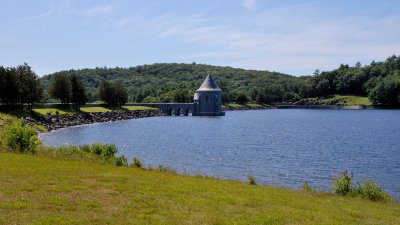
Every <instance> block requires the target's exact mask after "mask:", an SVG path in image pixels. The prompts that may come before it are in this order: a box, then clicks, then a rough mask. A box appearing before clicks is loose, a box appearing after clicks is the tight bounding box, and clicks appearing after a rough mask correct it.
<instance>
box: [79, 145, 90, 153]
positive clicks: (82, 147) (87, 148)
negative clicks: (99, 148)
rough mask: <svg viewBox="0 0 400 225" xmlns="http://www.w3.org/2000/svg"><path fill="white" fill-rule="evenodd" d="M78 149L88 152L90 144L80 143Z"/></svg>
mask: <svg viewBox="0 0 400 225" xmlns="http://www.w3.org/2000/svg"><path fill="white" fill-rule="evenodd" d="M79 149H80V150H81V151H83V152H86V153H89V152H90V145H82V146H81V147H79Z"/></svg>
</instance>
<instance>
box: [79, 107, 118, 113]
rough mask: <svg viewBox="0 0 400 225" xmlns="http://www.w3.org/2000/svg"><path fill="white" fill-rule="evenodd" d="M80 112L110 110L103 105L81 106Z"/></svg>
mask: <svg viewBox="0 0 400 225" xmlns="http://www.w3.org/2000/svg"><path fill="white" fill-rule="evenodd" d="M81 111H82V112H88V113H89V112H111V110H109V109H107V108H104V107H81Z"/></svg>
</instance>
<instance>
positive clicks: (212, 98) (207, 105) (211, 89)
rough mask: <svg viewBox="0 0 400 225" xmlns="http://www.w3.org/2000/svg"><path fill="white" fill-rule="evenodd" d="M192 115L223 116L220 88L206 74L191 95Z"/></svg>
mask: <svg viewBox="0 0 400 225" xmlns="http://www.w3.org/2000/svg"><path fill="white" fill-rule="evenodd" d="M193 100H194V109H193V114H192V115H193V116H224V115H225V112H222V90H221V88H219V87H218V85H217V83H215V81H214V79H213V78H212V77H211V76H210V75H207V77H206V79H205V80H204V81H203V84H201V86H200V88H199V89H198V90H197V91H196V93H195V94H194V97H193Z"/></svg>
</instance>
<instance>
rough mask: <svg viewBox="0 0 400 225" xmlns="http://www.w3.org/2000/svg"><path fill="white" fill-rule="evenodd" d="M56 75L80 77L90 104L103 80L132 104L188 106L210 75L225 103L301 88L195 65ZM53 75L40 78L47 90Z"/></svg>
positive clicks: (276, 78) (267, 76)
mask: <svg viewBox="0 0 400 225" xmlns="http://www.w3.org/2000/svg"><path fill="white" fill-rule="evenodd" d="M57 73H62V74H67V75H72V74H75V75H77V76H78V78H79V79H81V80H82V81H83V83H84V85H85V87H86V88H87V91H88V93H90V94H89V95H90V96H89V97H90V98H91V99H90V100H91V101H93V100H97V97H96V89H97V88H98V86H99V82H100V80H102V79H105V80H108V81H112V82H121V83H122V84H123V86H124V87H125V88H126V89H127V90H128V95H129V98H128V101H130V102H142V101H147V102H172V101H180V102H189V101H191V99H190V97H191V96H193V94H194V92H195V91H196V90H197V89H198V88H199V87H200V85H201V83H202V82H203V80H204V79H205V77H206V75H207V74H210V75H212V76H213V77H214V79H215V80H216V81H217V83H218V85H219V86H220V87H221V88H222V89H223V91H224V100H225V101H235V100H236V98H237V97H238V96H239V95H240V94H245V95H247V96H249V98H251V97H253V98H254V100H255V99H256V98H257V90H264V89H266V88H268V89H273V90H276V91H279V90H281V89H282V88H283V87H284V89H285V90H286V89H288V90H295V89H297V88H298V87H299V86H300V85H301V84H302V81H301V79H299V78H297V77H294V76H289V75H285V74H281V73H275V72H268V71H255V70H244V69H235V68H231V67H220V66H210V65H203V64H194V63H193V64H176V63H171V64H152V65H142V66H136V67H130V68H118V67H117V68H95V69H82V70H69V71H61V72H57ZM57 73H54V74H57ZM54 74H50V75H47V76H44V77H42V78H41V80H42V81H43V84H44V87H45V88H46V89H47V88H48V86H49V84H50V82H51V77H52V76H53V75H54ZM279 100H280V99H279Z"/></svg>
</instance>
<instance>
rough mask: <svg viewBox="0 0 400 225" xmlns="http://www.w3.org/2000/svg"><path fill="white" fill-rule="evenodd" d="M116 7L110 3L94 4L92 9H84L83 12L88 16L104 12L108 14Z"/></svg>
mask: <svg viewBox="0 0 400 225" xmlns="http://www.w3.org/2000/svg"><path fill="white" fill-rule="evenodd" d="M113 9H114V5H112V4H109V5H97V6H94V7H92V8H90V9H87V10H85V11H83V14H84V15H86V16H98V15H102V14H108V13H110V12H112V11H113Z"/></svg>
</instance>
